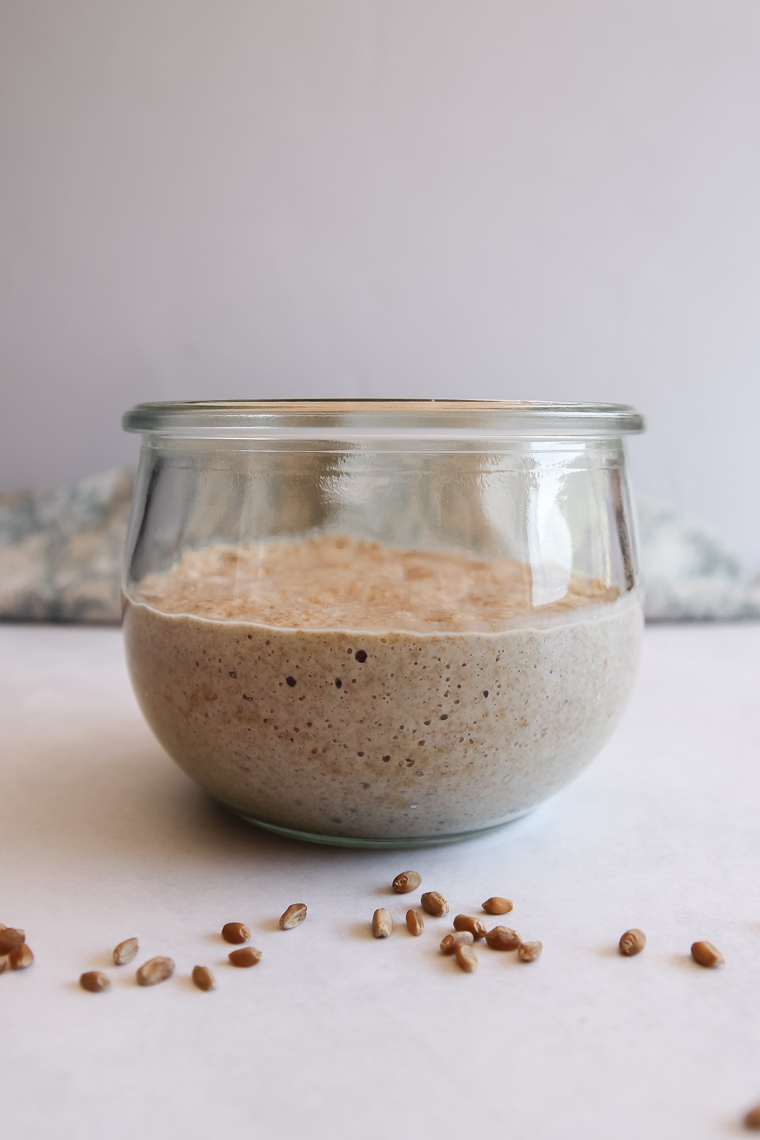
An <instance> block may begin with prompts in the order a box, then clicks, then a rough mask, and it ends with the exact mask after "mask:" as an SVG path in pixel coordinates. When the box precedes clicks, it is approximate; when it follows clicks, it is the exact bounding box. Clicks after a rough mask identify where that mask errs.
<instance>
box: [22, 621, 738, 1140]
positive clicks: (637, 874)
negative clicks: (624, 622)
mask: <svg viewBox="0 0 760 1140" xmlns="http://www.w3.org/2000/svg"><path fill="white" fill-rule="evenodd" d="M759 708H760V625H753V624H746V625H741V624H737V625H733V626H714V627H709V626H691V627H689V626H682V627H670V628H654V629H651V628H650V629H648V630H647V633H646V637H645V644H644V657H643V663H642V669H641V674H640V679H639V682H638V686H637V689H636V692H635V695H634V698H633V701H632V703H631V706H630V708H629V710H628V712H627V714H626V716H625V719H624V721H623V723H622V725H621V726H620V727H619V729H618V730H617V732H616V734H615V736H614V738H613V740H612V741H611V742H610V744H609V745H608V746H607V748H606V749H605V751H604V753H603V755H602V756H601V757H600V758H599V759H598V760H597V761H596V762H595V763H594V764H593V765H592V766H591V768H590V769H588V771H587V772H586V773H585V774H584V775H583V776H582V777H581V778H580V779H579V780H578V781H577V782H576V783H575V784H574V785H573V786H572V787H570V788H568V789H567V790H566V791H565V792H563V793H562V794H561V795H560V796H558V797H557V798H556V799H555V800H554V801H553V802H552V803H550V804H548V805H546V806H545V807H543V808H542V809H540V810H539V811H537V812H536V813H535V814H534V815H532V816H530V817H528V818H527V819H524V820H521V821H518V822H517V823H514V824H511V825H509V826H507V827H506V828H503V829H501V830H499V831H497V832H495V833H492V834H491V835H488V836H487V837H485V838H481V839H475V840H471V841H469V842H467V843H464V844H459V845H453V846H451V847H443V848H436V849H432V850H428V851H419V852H412V853H407V854H405V853H403V852H390V853H376V852H362V851H341V850H336V849H332V848H328V847H312V846H308V845H304V844H299V843H295V842H289V841H285V840H281V839H278V838H275V837H273V836H269V835H266V834H263V833H260V832H258V831H256V830H255V829H253V828H251V827H248V826H247V825H246V824H244V823H242V822H240V821H238V820H236V819H234V818H233V817H231V816H230V815H228V814H227V813H226V812H225V811H224V810H222V809H221V808H218V807H216V806H215V805H214V804H213V803H212V802H210V801H209V800H208V799H206V798H205V796H204V795H203V794H202V793H201V792H200V791H198V790H197V789H196V788H195V787H194V785H193V784H192V783H191V782H190V781H189V780H188V779H187V778H186V777H185V776H184V775H183V774H182V773H181V772H180V771H179V770H178V769H177V768H175V766H174V765H173V764H172V763H171V761H169V760H168V759H167V758H166V756H165V755H164V754H163V752H162V750H161V749H160V748H159V746H158V745H157V744H156V743H155V742H154V740H153V738H152V737H151V734H150V732H149V731H148V729H147V728H146V726H145V725H144V723H143V721H142V720H141V717H140V714H139V712H138V710H137V707H136V704H135V701H134V699H133V697H132V694H131V691H130V688H129V682H128V680H127V675H126V670H125V667H124V663H123V659H122V648H121V640H120V634H119V632H118V631H117V630H97V629H96V630H87V629H81V628H79V629H75V628H71V629H67V628H51V627H39V628H33V627H13V626H4V627H0V749H1V753H0V858H1V859H2V863H1V864H0V866H1V868H2V869H1V871H0V920H2V921H3V922H5V923H6V924H7V925H17V926H23V927H24V928H25V929H26V931H27V940H28V942H29V944H30V945H31V946H32V948H33V950H34V952H35V954H36V962H35V964H34V966H33V967H32V968H31V969H29V970H27V971H25V972H23V973H21V972H19V973H13V974H9V973H7V972H6V974H4V975H3V976H2V977H0V1027H1V1028H2V1031H1V1032H0V1089H1V1090H2V1091H1V1093H0V1119H2V1127H3V1132H4V1134H7V1135H8V1136H19V1137H23V1138H24V1140H36V1138H38V1137H39V1138H43V1137H44V1138H45V1140H48V1138H49V1137H51V1136H55V1137H73V1138H76V1140H90V1138H93V1140H94V1138H96V1137H97V1138H98V1140H100V1138H101V1137H104V1136H107V1137H109V1140H112V1138H115V1140H121V1138H122V1137H123V1138H125V1140H126V1138H130V1140H133V1138H134V1137H139V1138H140V1140H146V1138H147V1140H153V1138H161V1140H163V1138H164V1137H174V1136H181V1137H183V1140H195V1138H196V1137H197V1138H198V1140H201V1138H202V1140H209V1138H216V1137H219V1136H232V1135H236V1136H240V1135H244V1136H255V1137H256V1138H257V1140H260V1138H263V1140H268V1138H270V1137H272V1138H275V1137H276V1138H277V1140H291V1138H293V1140H295V1138H296V1137H298V1138H299V1140H300V1138H301V1137H303V1136H308V1137H310V1138H316V1140H322V1138H323V1137H324V1138H325V1140H326V1138H327V1137H331V1138H334V1137H338V1138H341V1140H342V1138H343V1137H357V1138H362V1140H385V1138H386V1137H388V1136H402V1137H406V1136H419V1137H436V1138H441V1140H447V1138H449V1137H451V1138H452V1140H453V1138H454V1137H456V1138H457V1140H458V1138H459V1137H462V1136H468V1135H470V1134H471V1133H473V1132H475V1131H477V1132H478V1133H480V1134H482V1133H483V1132H484V1130H493V1132H494V1134H496V1135H501V1134H502V1133H503V1134H505V1135H512V1134H515V1135H518V1134H520V1135H522V1136H525V1137H530V1138H531V1140H544V1138H545V1140H557V1138H559V1137H562V1138H570V1140H574V1138H575V1137H579V1138H580V1137H583V1140H597V1138H598V1140H611V1138H613V1137H614V1138H615V1140H628V1138H629V1137H630V1138H631V1140H634V1138H635V1140H641V1138H642V1137H653V1138H658V1140H659V1138H660V1137H662V1138H667V1140H680V1138H681V1137H683V1138H684V1140H686V1138H688V1140H699V1138H701V1137H722V1136H731V1135H738V1134H741V1133H742V1129H741V1127H740V1123H739V1122H740V1118H741V1115H742V1113H743V1111H744V1110H745V1109H746V1108H747V1107H749V1106H751V1105H752V1104H753V1103H754V1102H756V1101H760V874H759V873H758V872H759V871H760V826H758V804H760V747H759V745H760V728H759V727H758V725H759V718H758V709H759ZM407 869H416V870H419V871H420V872H421V874H422V876H423V884H424V889H427V890H440V891H441V892H442V893H443V894H445V896H446V897H447V898H448V899H449V901H450V903H451V906H452V915H453V914H456V913H457V912H460V911H467V912H470V913H473V914H478V913H479V904H480V903H481V902H482V900H483V899H484V898H486V897H488V896H489V895H493V894H503V895H507V896H509V897H510V898H512V899H513V900H514V902H515V908H514V911H513V912H512V914H511V915H510V916H509V918H508V919H507V920H496V919H494V920H493V921H494V922H497V921H507V922H508V923H511V924H512V925H514V926H515V927H516V928H517V929H518V930H519V931H520V932H521V933H522V934H523V936H524V937H525V938H531V939H535V938H537V939H540V940H541V941H542V942H543V943H544V953H543V957H542V958H541V959H540V961H538V962H536V963H534V964H531V965H527V964H525V963H521V962H519V961H518V960H517V959H516V956H515V955H514V954H499V953H494V952H493V951H490V950H482V951H481V952H480V953H479V960H480V965H479V969H478V971H477V972H476V973H475V974H471V975H466V974H463V973H462V972H461V971H459V970H458V969H457V968H456V966H455V965H454V964H453V961H452V959H450V958H447V957H443V956H442V955H441V954H440V953H439V952H438V945H439V942H440V939H441V937H442V936H443V934H444V933H445V932H446V931H448V930H449V929H451V927H450V923H449V921H448V920H447V919H433V918H428V919H427V920H426V928H425V932H424V934H423V936H422V937H421V938H417V939H415V938H412V937H411V936H410V935H409V934H408V933H407V931H406V929H405V927H404V926H403V915H404V913H405V911H406V909H407V906H408V905H409V901H410V900H411V901H416V900H417V899H418V897H419V895H418V894H415V895H411V896H405V897H403V896H396V895H393V894H392V893H391V891H390V881H391V879H392V878H393V876H394V875H395V874H396V873H398V872H399V871H402V870H407ZM291 902H305V903H306V904H307V905H308V907H309V914H308V918H307V920H306V922H305V924H304V925H303V926H301V927H299V928H298V929H296V930H293V931H289V932H287V933H285V932H282V931H280V930H279V929H278V928H277V923H276V920H277V918H278V916H279V915H280V914H281V912H282V911H283V910H284V909H285V907H286V906H287V905H288V904H289V903H291ZM378 906H387V907H388V908H389V909H390V910H391V912H392V914H393V917H394V919H395V920H397V921H398V924H399V925H398V926H397V929H396V931H395V932H394V934H393V936H392V937H391V938H390V939H388V940H386V941H377V940H375V939H373V938H372V937H371V936H370V930H369V920H370V918H371V916H372V912H373V911H374V910H375V908H376V907H378ZM449 917H451V916H449ZM231 920H239V921H243V922H246V923H247V924H248V925H249V926H250V928H251V931H252V941H253V943H254V945H256V946H258V947H259V948H260V949H261V950H262V951H263V954H264V956H263V959H262V961H261V963H260V965H258V966H256V967H255V968H254V969H252V970H235V969H233V968H232V967H231V966H229V965H228V964H227V962H226V955H227V952H228V950H229V949H230V947H228V946H227V945H226V944H225V943H223V942H222V940H221V938H220V936H219V933H218V932H219V930H220V928H221V926H222V924H223V923H224V922H227V921H231ZM632 926H639V927H641V928H642V929H643V930H644V931H645V932H646V934H647V936H648V944H647V947H646V950H645V951H644V953H643V954H641V955H640V956H638V957H636V958H630V959H626V958H622V957H621V956H620V955H619V953H618V952H617V942H618V939H619V937H620V935H621V934H622V933H623V931H624V930H626V929H627V928H629V927H632ZM132 935H137V936H138V937H139V939H140V947H141V950H140V955H139V958H138V959H137V961H136V962H135V963H134V964H133V965H132V966H125V967H122V968H121V969H116V968H114V967H112V966H110V965H109V963H110V951H111V949H112V947H113V946H114V945H115V944H116V943H117V942H119V941H121V940H122V939H124V938H128V937H130V936H132ZM696 939H709V940H710V941H712V942H714V943H715V944H716V945H717V946H718V947H719V948H720V949H721V950H722V952H723V953H724V955H725V958H726V964H725V966H723V967H721V968H720V969H718V970H706V969H703V968H701V967H699V966H697V965H696V964H694V963H693V962H692V961H691V959H690V957H689V947H690V945H691V943H692V942H693V941H695V940H696ZM155 954H166V955H170V956H171V957H173V958H174V959H175V961H176V963H177V972H176V974H175V976H174V978H172V979H171V980H170V981H169V982H167V983H165V984H164V985H161V986H157V987H155V988H153V989H141V988H140V987H138V986H137V985H136V984H135V975H134V967H135V966H136V965H137V964H138V962H140V961H142V960H144V959H145V958H147V957H149V956H152V955H155ZM196 964H206V965H208V966H210V967H211V968H212V970H213V971H214V972H215V974H216V977H217V981H218V989H217V990H216V991H215V992H214V993H208V994H207V993H201V992H200V991H199V990H196V989H195V988H194V987H193V986H192V984H191V983H190V981H189V978H188V975H189V973H190V970H191V969H192V967H193V966H194V965H196ZM88 969H103V970H107V971H108V972H109V973H110V975H111V977H112V980H113V985H112V988H111V990H110V991H109V992H108V993H104V994H101V995H91V994H87V993H84V992H83V991H82V990H81V989H80V988H79V986H78V985H77V979H78V977H79V975H80V974H81V973H82V972H83V971H84V970H88Z"/></svg>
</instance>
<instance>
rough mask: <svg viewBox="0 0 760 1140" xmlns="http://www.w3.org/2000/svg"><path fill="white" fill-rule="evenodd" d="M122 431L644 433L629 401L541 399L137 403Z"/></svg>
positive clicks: (300, 435)
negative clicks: (572, 401)
mask: <svg viewBox="0 0 760 1140" xmlns="http://www.w3.org/2000/svg"><path fill="white" fill-rule="evenodd" d="M122 426H123V428H124V430H125V431H128V432H143V433H148V434H152V433H155V434H158V435H169V436H174V437H180V438H182V437H186V438H199V437H202V438H216V437H220V438H233V439H234V438H241V437H244V438H262V439H354V438H357V439H359V438H361V439H371V438H372V437H373V436H377V437H379V438H389V437H393V438H404V437H417V438H460V439H486V438H492V439H499V438H502V439H503V438H509V437H514V436H522V437H525V436H533V437H537V438H544V439H545V438H564V437H567V436H572V437H579V436H580V437H585V438H592V439H599V438H604V439H609V438H616V437H619V436H621V435H629V434H631V433H635V432H642V431H644V430H645V422H644V417H643V416H642V415H641V413H640V412H637V411H636V409H635V408H633V407H631V406H630V405H629V404H602V403H552V402H549V401H542V400H413V399H410V400H405V399H399V400H397V399H324V400H323V399H318V400H176V401H159V402H155V403H144V404H137V405H135V407H134V408H132V409H131V410H130V411H128V412H125V414H124V416H123V417H122Z"/></svg>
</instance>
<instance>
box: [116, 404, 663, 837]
mask: <svg viewBox="0 0 760 1140" xmlns="http://www.w3.org/2000/svg"><path fill="white" fill-rule="evenodd" d="M124 427H125V429H126V430H127V431H136V432H140V433H142V437H143V443H142V451H141V457H140V467H139V472H138V477H137V482H136V485H135V492H134V502H133V509H132V518H131V523H130V530H129V537H128V541H127V551H126V562H125V575H124V584H123V591H124V631H125V641H126V651H127V659H128V663H129V669H130V673H131V677H132V682H133V685H134V688H135V692H136V694H137V699H138V701H139V703H140V707H141V709H142V711H143V713H144V715H145V718H146V720H147V721H148V724H149V725H150V727H151V728H152V729H153V731H154V733H155V735H156V737H157V738H158V740H159V741H160V743H161V744H162V745H163V747H164V748H165V749H166V751H167V752H168V753H169V755H170V756H171V757H173V759H174V760H175V761H176V762H177V763H178V764H179V765H180V767H182V768H183V769H184V770H185V771H186V772H187V773H188V774H189V775H190V776H191V777H192V778H193V779H194V780H196V781H197V782H198V783H199V784H200V785H201V786H202V787H203V788H205V789H206V790H207V791H208V792H210V793H211V795H212V796H214V797H216V798H217V799H218V800H220V801H221V802H222V803H224V804H226V805H227V806H228V807H229V808H231V809H232V810H233V811H234V812H236V813H237V814H238V815H241V816H243V817H244V818H245V819H247V820H250V821H251V822H252V823H255V824H258V825H259V826H261V827H265V828H268V829H270V830H272V831H276V832H280V833H282V834H286V835H290V836H295V837H298V838H301V839H309V840H313V841H316V842H321V843H333V844H339V845H349V846H350V845H353V846H370V847H404V846H410V847H411V846H424V845H430V844H438V843H444V842H450V841H452V840H456V839H462V838H465V837H467V836H470V835H472V834H473V833H477V832H479V831H482V830H484V829H487V828H491V827H495V826H497V825H500V824H502V823H505V822H506V821H508V820H511V819H514V818H516V817H517V816H520V815H523V814H524V813H525V812H528V811H530V810H531V809H532V808H534V807H535V806H536V805H537V804H539V803H540V802H541V801H542V800H544V799H546V798H547V797H548V796H551V795H552V794H553V793H554V792H556V791H558V790H559V789H560V788H561V787H563V785H565V784H567V783H568V781H570V780H572V779H573V777H574V776H576V775H577V774H578V773H579V772H580V771H581V769H582V768H583V767H584V766H585V765H586V764H587V763H588V762H589V761H590V760H591V759H592V758H593V757H594V756H595V755H596V753H597V752H598V751H599V749H600V748H601V747H602V745H603V744H604V742H605V741H606V740H607V738H608V736H609V735H610V733H611V732H612V729H613V728H614V726H615V724H616V723H617V721H618V719H619V717H620V715H621V713H622V711H623V709H624V707H625V704H626V702H627V700H628V695H629V693H630V690H631V687H632V684H633V680H634V676H635V673H636V668H637V662H638V656H639V646H640V640H641V630H642V606H641V585H640V579H639V563H638V555H637V550H636V539H635V528H634V526H633V518H632V506H631V500H630V495H629V490H628V482H627V478H626V466H625V450H624V442H623V440H624V436H625V435H626V434H628V433H631V432H639V431H642V430H643V420H642V418H641V416H640V415H639V414H638V413H637V412H635V411H634V410H633V409H632V408H629V407H625V406H622V405H609V404H607V405H605V404H583V405H581V404H541V403H522V402H509V401H498V402H496V401H491V402H487V401H413V400H408V401H407V400H324V401H258V400H257V401H225V402H221V401H220V402H197V403H165V404H141V405H138V406H137V407H136V408H134V409H133V410H132V411H131V412H128V413H127V414H126V415H125V417H124Z"/></svg>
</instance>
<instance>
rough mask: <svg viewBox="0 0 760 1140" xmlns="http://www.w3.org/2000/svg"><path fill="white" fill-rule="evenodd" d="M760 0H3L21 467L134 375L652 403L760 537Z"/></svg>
mask: <svg viewBox="0 0 760 1140" xmlns="http://www.w3.org/2000/svg"><path fill="white" fill-rule="evenodd" d="M759 60H760V5H758V3H757V0H688V2H687V0H635V2H628V0H598V2H592V0H523V2H520V3H518V2H516V0H500V2H491V0H456V2H454V0H385V2H371V0H319V2H316V3H315V2H314V0H266V2H263V0H214V2H213V3H211V2H204V3H201V2H199V0H129V3H124V2H122V0H3V2H2V6H0V354H1V356H0V431H1V432H2V440H1V441H0V444H1V446H0V490H11V489H14V488H17V487H22V486H30V485H45V484H51V483H55V482H59V481H64V480H70V479H75V478H78V477H79V476H82V475H84V474H87V473H91V472H93V471H97V470H99V469H102V468H105V467H108V466H112V465H113V464H115V463H120V462H123V461H129V460H131V459H133V458H134V457H135V455H136V450H137V447H136V441H135V439H134V438H133V437H127V436H122V435H121V433H120V430H119V415H120V413H121V412H122V411H123V410H124V409H125V408H126V407H128V406H130V405H131V404H133V403H135V402H136V401H138V400H146V399H164V398H188V397H214V396H260V397H264V396H316V395H330V396H339V395H359V396H370V395H372V396H381V395H419V396H447V395H448V396H483V397H488V398H529V399H570V400H572V399H602V400H620V401H626V402H631V403H634V404H636V405H638V406H640V407H641V409H642V410H643V411H644V412H646V413H647V415H648V418H649V423H650V431H649V434H648V435H647V436H646V437H644V438H643V439H641V440H638V441H634V442H633V444H632V446H631V453H632V458H633V464H634V470H635V474H636V478H637V485H638V487H639V489H640V490H642V491H645V492H647V493H650V494H655V495H658V496H659V497H661V498H665V499H668V500H670V501H673V502H675V503H677V504H680V505H681V506H683V507H685V508H687V509H690V510H692V511H694V512H696V513H698V514H700V515H701V516H702V517H703V518H704V519H706V520H707V521H709V522H712V524H713V525H714V526H715V527H716V528H718V529H719V530H721V531H722V533H723V534H724V535H725V536H726V537H727V538H728V539H729V540H730V541H731V542H733V543H734V545H735V546H736V547H737V548H738V549H739V550H740V551H741V552H743V553H744V555H745V556H746V557H747V558H748V559H750V560H751V561H752V562H753V563H754V564H755V565H757V566H760V528H759V527H758V514H759V512H758V509H757V502H758V498H760V475H759V474H758V456H757V452H758V448H757V444H756V440H757V436H758V422H759V417H760V385H759V384H758V375H759V374H760V330H759V327H758V323H759V322H758V315H759V314H760V221H759V220H758V203H759V202H760V64H759Z"/></svg>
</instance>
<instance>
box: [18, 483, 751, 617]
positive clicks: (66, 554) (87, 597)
mask: <svg viewBox="0 0 760 1140" xmlns="http://www.w3.org/2000/svg"><path fill="white" fill-rule="evenodd" d="M133 481H134V472H132V471H131V470H129V469H128V468H123V469H119V470H115V471H107V472H106V473H105V474H103V475H95V476H93V477H92V478H89V479H83V480H82V481H81V482H80V483H75V484H73V485H72V486H69V487H58V488H56V489H55V490H53V491H32V492H28V493H23V494H17V495H5V496H0V619H5V620H7V621H54V622H101V623H118V622H119V621H120V619H121V603H120V597H119V581H120V577H121V559H122V551H123V549H124V539H125V536H126V532H127V521H128V518H129V505H130V500H131V496H132V484H133ZM638 509H639V523H640V531H641V546H642V560H643V564H644V572H645V578H646V602H645V611H646V616H647V620H648V621H711V620H712V621H725V620H730V619H733V618H760V582H758V580H757V579H754V580H753V579H752V576H751V574H750V573H749V571H748V570H747V568H746V567H744V566H743V565H742V563H741V561H740V559H739V558H737V557H736V555H735V554H733V553H732V552H731V551H730V550H729V549H728V548H727V547H726V546H725V544H724V543H723V542H722V541H721V539H720V538H719V537H718V536H717V535H714V534H713V533H711V532H710V531H709V530H708V529H707V528H705V527H704V526H703V525H702V524H701V523H699V522H697V521H696V520H693V519H690V518H688V517H686V516H685V515H683V514H681V513H680V512H679V511H677V510H675V509H674V508H673V507H668V506H664V505H662V504H660V503H656V502H654V501H652V500H649V499H642V500H640V501H639V504H638Z"/></svg>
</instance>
